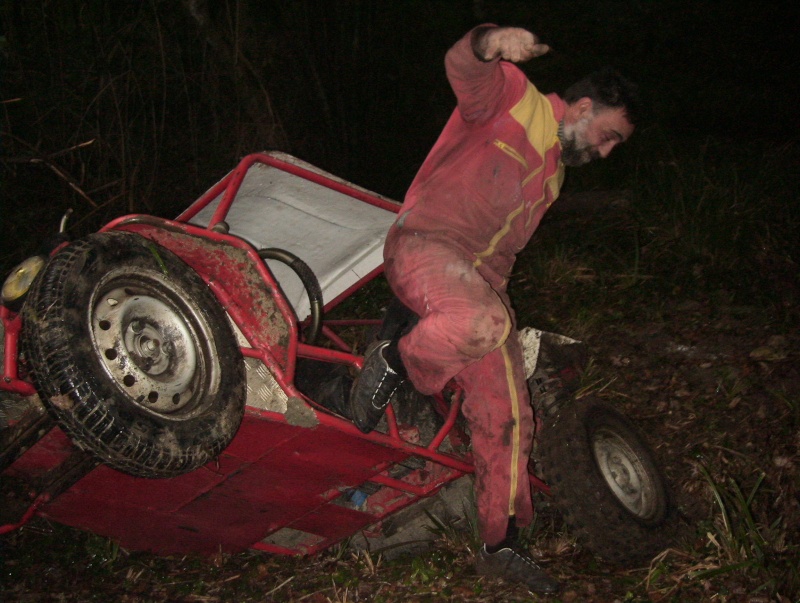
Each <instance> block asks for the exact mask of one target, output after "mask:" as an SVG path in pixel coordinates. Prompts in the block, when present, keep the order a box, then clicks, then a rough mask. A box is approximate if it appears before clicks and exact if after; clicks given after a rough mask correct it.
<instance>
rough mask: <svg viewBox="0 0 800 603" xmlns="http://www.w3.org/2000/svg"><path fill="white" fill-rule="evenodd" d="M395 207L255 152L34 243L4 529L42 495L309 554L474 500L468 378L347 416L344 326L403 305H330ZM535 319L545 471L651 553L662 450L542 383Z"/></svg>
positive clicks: (3, 404) (166, 547)
mask: <svg viewBox="0 0 800 603" xmlns="http://www.w3.org/2000/svg"><path fill="white" fill-rule="evenodd" d="M398 207H399V206H398V205H397V204H396V203H395V202H393V201H391V200H388V199H386V198H384V197H381V196H379V195H376V194H374V193H371V192H369V191H366V190H364V189H362V188H359V187H357V186H354V185H352V184H350V183H348V182H345V181H343V180H341V179H338V178H336V177H334V176H332V175H330V174H327V173H325V172H322V171H321V170H319V169H317V168H314V167H313V166H311V165H308V164H306V163H304V162H302V161H300V160H298V159H296V158H294V157H291V156H289V155H285V154H282V153H268V154H267V153H265V154H254V155H250V156H248V157H246V158H245V159H244V160H243V161H242V162H241V163H240V164H239V165H238V166H237V167H236V168H235V169H234V170H233V171H232V172H231V173H230V174H228V175H227V176H226V177H225V178H223V179H222V180H221V181H220V182H218V183H217V184H216V185H215V186H214V187H212V188H211V189H210V190H209V191H208V192H207V193H206V194H204V195H203V196H202V197H201V198H200V199H198V200H197V201H196V202H195V203H193V204H192V205H191V206H190V207H189V209H187V210H186V211H185V212H184V213H183V214H181V215H180V216H179V217H178V218H177V219H175V220H166V219H162V218H156V217H153V216H145V215H131V216H125V217H122V218H119V219H117V220H115V221H113V222H111V223H110V224H108V225H106V226H105V227H103V228H102V229H101V230H100V232H98V233H95V234H93V235H90V236H88V237H86V238H84V239H81V240H78V241H74V242H69V243H62V244H61V245H60V246H59V247H58V248H56V249H55V250H54V251H53V252H52V253H51V254H50V255H49V257H35V258H31V259H30V260H27V261H26V262H24V263H23V264H21V265H20V266H19V267H18V268H17V269H15V271H14V272H13V273H12V274H11V275H10V276H9V278H8V279H7V280H6V283H5V284H4V286H3V307H2V309H0V313H1V315H2V326H3V337H2V340H3V348H2V351H3V379H2V383H0V389H2V399H1V400H0V470H2V471H3V473H2V476H3V479H4V480H5V479H11V480H14V481H15V482H20V481H21V482H23V483H24V484H26V486H27V489H28V490H29V491H30V492H31V493H32V494H31V500H30V502H29V506H28V508H27V511H26V512H25V513H24V514H23V515H22V516H21V517H20V518H19V520H18V521H15V522H12V523H8V524H6V525H4V526H2V527H0V532H8V531H10V530H13V529H15V528H17V527H19V526H21V525H23V524H24V523H25V522H26V521H28V520H29V519H30V518H31V517H32V516H34V515H35V514H40V515H43V516H46V517H49V518H51V519H53V520H56V521H59V522H62V523H65V524H68V525H72V526H76V527H79V528H83V529H86V530H90V531H92V532H95V533H97V534H101V535H104V536H108V537H110V538H113V539H115V540H117V541H119V542H120V544H121V545H122V546H124V547H126V548H131V549H138V550H151V551H155V552H160V553H176V552H191V551H195V552H214V551H218V550H220V549H222V550H225V551H231V552H233V551H238V550H242V549H245V548H255V549H260V550H264V551H268V552H272V553H284V554H311V553H314V552H317V551H320V550H323V549H325V548H326V547H329V546H331V545H333V544H335V543H337V542H340V541H342V540H344V539H347V538H349V537H352V536H355V535H359V536H360V539H361V541H362V542H363V543H365V544H366V545H367V546H370V545H371V546H380V545H381V544H385V543H386V542H389V541H390V540H391V538H399V537H401V536H402V534H401V533H402V531H403V521H402V519H403V518H404V517H406V516H408V515H409V513H408V511H404V510H406V509H409V510H410V509H413V508H414V507H419V506H422V505H426V504H430V503H431V502H432V501H436V500H437V499H439V498H441V496H442V493H450V494H451V496H450V499H449V501H448V503H447V504H446V505H445V507H444V508H445V509H446V511H447V512H448V513H451V514H452V515H458V513H459V512H463V505H461V504H453V496H452V494H453V493H456V496H457V497H461V496H467V494H466V493H467V492H468V491H469V483H468V481H469V475H470V474H471V472H472V470H473V466H472V461H471V456H470V452H469V434H468V433H466V432H465V430H464V428H463V427H462V423H461V421H460V420H459V407H460V396H459V391H458V388H457V387H453V388H452V389H448V391H446V392H443V393H442V394H440V395H437V396H434V397H432V398H423V397H421V396H419V395H415V393H414V392H412V391H406V392H404V393H403V395H401V396H400V398H401V399H399V400H396V401H395V403H394V405H390V406H389V407H388V409H387V413H386V417H385V419H384V421H383V422H382V424H381V426H380V427H379V429H378V430H377V431H375V432H373V433H370V434H368V435H365V434H362V433H361V432H360V431H359V430H358V429H356V427H355V426H354V425H353V424H352V423H351V421H350V420H349V419H348V418H347V417H346V416H343V414H344V408H345V407H346V405H345V403H344V402H345V401H346V397H347V395H348V393H349V384H350V383H351V382H352V378H353V376H354V375H355V374H357V372H358V371H359V369H360V367H361V363H362V357H361V356H360V350H361V349H363V348H362V347H360V346H358V345H354V344H353V343H348V342H347V341H345V338H344V337H343V336H342V335H341V333H342V329H349V330H350V331H352V329H351V327H363V328H362V329H361V330H363V331H365V332H376V329H380V328H383V329H391V328H399V327H398V326H397V325H398V319H397V318H396V317H392V316H390V317H387V320H385V321H383V322H382V321H381V320H380V319H353V320H347V319H341V318H340V319H338V320H330V319H328V318H326V313H329V312H330V310H332V309H333V308H335V307H336V306H338V305H339V304H340V303H341V302H342V301H343V300H345V299H347V298H348V297H350V296H351V295H352V294H353V293H354V292H356V291H358V290H359V289H361V288H362V287H363V286H364V285H365V284H366V283H368V282H369V281H371V280H372V279H373V278H375V277H376V276H378V275H379V274H380V272H381V264H382V245H383V238H384V235H385V233H386V231H387V230H388V228H389V225H390V224H391V223H392V221H393V220H394V216H395V213H396V212H397V210H398ZM381 325H382V326H381ZM520 336H521V337H524V338H525V347H526V355H527V357H526V360H527V364H528V366H526V369H527V371H528V375H529V383H530V384H531V386H532V387H533V388H535V389H536V390H541V391H538V392H537V393H539V394H542V395H537V396H535V399H536V400H538V401H547V403H541V405H540V408H537V412H538V414H539V417H540V420H542V421H543V422H544V426H543V428H542V429H541V430H540V436H539V437H540V442H539V443H538V445H537V447H536V453H535V454H536V456H537V458H536V459H532V461H531V473H530V480H531V485H532V487H533V488H536V489H538V490H540V491H542V492H545V493H548V494H551V495H552V498H553V502H554V503H555V505H556V506H557V507H558V508H559V509H560V510H561V511H562V512H563V513H564V516H565V519H566V520H567V521H568V523H570V525H572V526H573V528H574V529H575V530H576V532H577V535H578V536H579V537H581V538H583V539H584V541H585V542H586V544H587V545H588V546H589V547H590V548H592V549H593V550H594V551H595V552H597V553H598V554H600V555H601V556H603V557H605V558H607V559H610V560H612V561H642V560H645V559H647V558H648V557H649V556H652V555H653V554H654V553H656V552H657V551H658V550H659V549H660V548H661V547H662V546H664V544H665V535H666V533H667V527H668V525H669V523H670V520H671V519H672V510H671V506H670V501H669V496H668V492H667V489H666V487H665V484H664V480H663V478H662V476H661V473H660V471H659V470H658V467H657V466H656V464H655V463H654V462H653V460H652V454H651V452H650V451H649V449H648V448H647V446H646V445H645V444H644V442H643V441H642V439H641V437H640V436H639V435H638V433H637V432H636V430H635V429H634V428H633V427H632V426H631V424H630V423H629V422H628V421H627V420H626V419H625V418H624V417H622V416H621V415H619V414H618V413H617V412H615V411H614V410H613V409H611V408H609V407H608V406H606V405H605V404H603V403H601V402H598V401H596V400H593V399H591V398H583V399H581V400H568V401H567V403H563V400H562V398H563V397H554V396H553V395H552V394H553V392H552V390H551V391H545V390H547V389H548V388H550V386H551V384H552V383H554V382H558V381H559V378H560V376H559V375H557V374H554V371H556V370H557V369H556V368H554V367H557V366H558V363H557V362H553V355H554V354H556V353H557V350H558V346H557V347H553V346H549V345H548V344H549V343H550V342H551V341H553V340H554V338H555V339H557V336H553V335H551V334H546V333H542V332H540V331H535V330H532V329H526V330H524V331H523V332H521V333H520ZM365 339H366V338H365ZM564 341H566V342H567V344H569V343H574V342H571V340H566V339H562V340H561V342H562V343H563V342H564ZM567 347H569V345H568V346H567ZM541 471H544V474H545V475H546V476H547V479H548V483H545V481H544V479H543V477H542V476H541V475H540V472H541ZM465 483H466V484H467V487H466V488H464V484H465ZM417 535H418V534H417Z"/></svg>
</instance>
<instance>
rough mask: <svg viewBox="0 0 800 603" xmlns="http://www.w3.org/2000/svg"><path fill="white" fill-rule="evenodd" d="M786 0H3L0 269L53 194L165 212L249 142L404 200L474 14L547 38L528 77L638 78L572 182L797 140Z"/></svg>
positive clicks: (83, 225)
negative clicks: (603, 146)
mask: <svg viewBox="0 0 800 603" xmlns="http://www.w3.org/2000/svg"><path fill="white" fill-rule="evenodd" d="M792 4H793V3H788V2H787V3H785V6H784V7H783V8H781V6H780V5H778V4H775V5H773V4H772V3H769V2H766V3H763V2H762V3H755V2H752V3H751V2H745V3H718V2H687V1H685V0H665V1H661V2H646V1H639V2H636V1H630V2H625V1H612V0H601V1H588V0H579V1H573V2H553V1H548V0H542V1H536V2H533V1H497V2H491V1H480V0H472V1H467V0H402V1H398V2H388V1H380V0H332V1H315V0H270V1H268V0H219V1H203V0H144V1H142V0H117V1H114V2H107V1H103V0H70V1H67V0H62V1H45V0H35V1H34V0H30V1H11V0H5V1H3V2H2V4H1V5H0V6H2V9H0V10H1V11H2V12H0V19H1V21H0V27H2V34H4V37H3V38H2V39H1V40H0V57H1V59H2V110H3V114H2V118H3V123H2V126H0V127H1V128H2V149H1V150H0V168H2V171H1V172H0V173H1V174H2V187H3V190H2V199H3V201H2V203H3V212H2V215H3V222H4V225H5V227H4V233H3V239H4V240H3V246H2V261H3V266H4V267H6V266H8V265H10V264H13V263H15V262H16V260H18V259H20V258H21V257H23V256H24V255H25V254H26V253H29V252H31V251H33V250H34V249H35V246H36V245H37V244H38V242H40V241H42V240H44V239H45V238H46V236H47V235H49V234H50V233H52V232H53V230H54V229H55V228H56V227H57V223H58V220H59V218H60V216H61V215H62V214H63V213H64V212H65V211H66V210H67V209H68V208H73V209H74V211H75V214H74V216H73V218H72V219H71V226H72V229H73V231H74V232H75V233H76V234H80V233H82V232H89V231H91V230H94V229H96V228H97V227H98V226H99V225H101V224H102V223H104V222H105V221H107V220H109V219H111V218H112V217H116V216H118V215H120V214H123V213H128V212H148V213H155V214H157V215H164V216H171V215H174V214H176V213H177V212H178V211H179V210H180V209H181V208H183V207H185V206H186V205H187V204H188V203H189V202H190V201H191V200H193V199H194V198H195V197H196V196H197V195H198V194H199V193H200V192H202V191H203V190H205V189H206V188H208V187H209V186H210V185H211V184H212V183H213V182H215V181H216V180H217V179H218V178H219V177H220V176H221V175H223V174H224V173H225V172H226V171H228V170H229V169H230V168H231V167H232V166H233V165H235V163H236V161H237V159H238V158H240V157H241V156H243V155H245V154H247V153H250V152H253V151H257V150H263V149H280V150H284V151H287V152H290V153H292V154H295V155H297V156H299V157H301V158H303V159H305V160H307V161H310V162H312V163H314V164H317V165H319V166H320V167H322V168H324V169H327V170H329V171H331V172H333V173H335V174H337V175H340V176H343V177H345V178H348V179H351V180H352V181H354V182H357V183H358V184H361V185H363V186H366V187H368V188H372V189H374V190H376V191H378V192H381V193H383V194H386V195H389V196H392V197H394V198H396V199H402V196H403V194H404V191H405V189H406V188H407V186H408V184H409V183H410V181H411V179H412V178H413V176H414V174H415V172H416V170H417V168H418V167H419V165H420V163H421V162H422V160H423V159H424V158H425V155H426V154H427V151H428V149H429V148H430V147H431V145H432V144H433V142H434V140H435V139H436V137H437V135H438V132H439V131H440V129H441V127H442V125H443V124H444V122H445V120H446V119H447V117H448V115H449V113H450V112H451V110H452V108H453V104H454V99H453V96H452V93H451V91H450V90H449V88H448V85H447V82H446V79H445V76H444V70H443V65H442V59H443V56H444V53H445V51H446V50H447V48H448V47H449V46H450V45H451V44H452V43H454V42H455V41H456V40H457V39H458V38H459V37H460V36H461V35H463V34H464V33H465V32H466V31H467V30H468V29H469V28H471V27H473V26H474V25H476V24H478V23H481V22H487V21H492V22H496V23H498V24H511V25H519V26H524V27H527V28H529V29H531V30H532V31H534V32H536V33H537V34H538V35H539V36H540V37H541V38H542V39H543V40H544V41H545V42H547V43H548V44H550V45H551V46H552V48H553V49H554V50H553V52H552V53H550V55H549V56H546V57H543V58H541V59H538V60H534V61H532V62H530V63H528V64H526V65H525V67H524V68H525V69H526V71H527V73H528V74H529V76H530V77H531V79H532V80H533V81H534V82H535V83H536V84H537V86H538V87H539V88H540V89H541V90H542V91H544V92H551V91H558V92H561V91H563V90H564V89H565V88H566V86H568V85H569V84H570V83H571V82H572V81H574V80H575V79H577V78H579V77H580V76H582V75H584V74H586V73H588V72H589V71H591V70H593V69H595V68H597V67H599V66H602V65H604V64H613V65H615V66H617V67H618V68H619V69H620V70H622V71H624V72H625V73H627V74H628V75H629V76H630V77H631V78H632V79H635V80H636V81H638V82H639V83H640V84H641V86H642V89H643V93H644V95H645V98H646V100H647V101H648V105H649V108H650V111H649V114H648V116H647V120H646V123H645V124H644V125H643V126H642V127H640V129H639V132H638V133H637V136H636V137H635V139H634V142H633V143H631V144H630V145H628V148H627V149H622V150H620V152H619V153H618V155H620V156H623V157H622V159H619V160H617V161H615V162H613V164H614V165H607V166H597V167H595V166H592V167H590V168H587V170H585V173H580V172H575V174H577V176H575V177H573V178H571V179H572V180H576V179H578V181H577V182H575V183H569V184H568V186H570V185H572V188H573V189H575V188H577V189H581V188H592V187H598V186H599V187H614V186H615V185H616V186H621V185H624V182H622V181H621V179H624V178H628V177H630V174H631V167H632V166H633V169H634V170H635V169H636V164H637V162H645V161H659V160H661V161H664V160H669V159H670V156H671V154H673V153H676V152H678V153H679V152H681V150H682V149H684V148H686V147H687V146H688V147H692V148H698V147H699V146H702V145H708V144H709V142H710V141H713V144H719V145H722V146H723V147H727V148H735V149H738V150H741V152H742V153H743V161H742V163H741V164H740V165H738V166H737V169H741V170H742V171H743V172H746V171H747V170H748V162H747V155H748V154H751V155H754V154H756V153H757V152H758V149H760V148H761V147H762V146H763V145H772V146H781V145H785V144H786V143H788V142H790V141H793V140H796V138H797V132H798V130H797V125H798V119H797V116H798V111H797V109H796V108H795V106H794V103H793V102H792V99H796V98H797V97H798V82H797V78H796V77H794V76H792V75H790V74H793V73H795V72H797V71H798V69H797V67H798V59H797V56H798V55H797V54H796V53H794V52H793V48H795V47H796V41H795V38H796V37H797V33H796V31H797V30H796V29H795V28H794V27H792V24H794V23H797V20H796V17H797V12H798V9H797V8H791V9H790V8H788V7H790V6H791V5H792ZM637 139H638V140H637ZM645 148H647V149H652V148H657V149H660V153H659V155H658V156H655V155H652V154H651V155H642V153H643V149H645ZM568 190H569V189H568Z"/></svg>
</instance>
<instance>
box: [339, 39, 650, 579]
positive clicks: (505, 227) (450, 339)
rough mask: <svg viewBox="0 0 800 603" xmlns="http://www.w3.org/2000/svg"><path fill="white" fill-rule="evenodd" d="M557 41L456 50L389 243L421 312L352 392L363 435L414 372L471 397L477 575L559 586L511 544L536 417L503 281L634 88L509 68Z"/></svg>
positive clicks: (615, 131) (426, 384)
mask: <svg viewBox="0 0 800 603" xmlns="http://www.w3.org/2000/svg"><path fill="white" fill-rule="evenodd" d="M548 50H549V48H548V47H547V46H546V45H544V44H541V43H539V42H538V40H537V39H536V37H535V36H534V35H533V34H531V33H530V32H528V31H526V30H524V29H519V28H501V27H494V26H491V25H486V26H481V27H478V28H476V29H474V30H472V31H471V32H469V33H468V34H467V35H466V36H464V38H462V39H461V40H460V41H459V42H458V43H456V44H455V45H454V46H453V47H452V48H451V49H450V50H449V51H448V53H447V56H446V58H445V66H446V70H447V77H448V79H449V81H450V84H451V86H452V88H453V91H454V92H455V94H456V98H457V101H458V106H457V108H456V110H455V111H454V112H453V115H452V116H451V117H450V119H449V121H448V122H447V125H446V126H445V128H444V130H443V132H442V134H441V136H440V137H439V139H438V141H437V142H436V144H435V145H434V147H433V149H432V150H431V152H430V154H429V155H428V157H427V159H426V160H425V162H424V164H423V165H422V167H421V169H420V170H419V173H418V174H417V176H416V178H415V179H414V181H413V183H412V184H411V187H410V189H409V191H408V194H407V195H406V198H405V203H404V204H403V207H402V209H401V210H400V213H399V216H398V219H397V221H396V222H395V224H394V225H393V226H392V228H391V229H390V231H389V234H388V237H387V240H386V245H385V248H384V258H385V272H386V277H387V279H388V281H389V283H390V285H391V287H392V290H393V292H394V293H395V295H396V296H397V297H398V298H399V300H400V301H402V302H403V304H405V305H406V306H407V307H408V308H409V309H411V310H412V311H414V312H415V313H416V314H417V315H418V316H419V322H418V323H417V324H416V325H415V326H414V328H413V329H412V330H411V331H410V332H409V333H408V334H406V335H405V336H403V337H402V338H400V339H399V340H398V341H382V342H378V344H377V345H375V346H373V347H372V348H371V349H370V350H369V351H368V352H367V356H366V358H365V363H364V369H363V370H362V372H361V374H360V376H359V378H358V379H357V381H356V383H355V385H354V388H353V392H352V396H351V413H352V417H353V420H354V421H355V423H356V425H357V426H358V427H359V428H360V429H361V430H362V431H364V432H369V431H371V430H372V429H374V428H375V426H376V425H377V423H378V421H379V420H380V418H381V416H382V414H383V412H384V409H385V407H386V405H387V404H388V403H389V400H390V399H391V396H392V394H393V393H394V391H395V390H396V389H397V387H398V386H399V385H400V383H402V381H403V380H404V379H406V378H408V379H410V380H411V382H412V384H413V385H414V387H415V388H416V389H417V390H418V391H419V392H420V393H423V394H433V393H436V392H439V391H441V390H442V389H443V388H444V386H445V385H446V384H447V383H448V381H450V380H451V379H455V380H456V381H457V382H458V383H459V384H460V386H461V387H462V388H463V391H464V402H463V412H464V416H465V417H466V419H467V422H468V425H469V428H470V435H471V443H472V450H473V455H474V461H475V490H476V500H477V507H478V520H479V529H480V534H481V537H482V539H483V541H484V543H485V544H484V547H483V549H482V550H481V552H480V554H479V555H478V559H477V561H476V564H477V569H478V572H479V573H481V574H485V575H493V576H499V577H502V578H505V579H507V580H511V581H516V582H521V583H523V584H525V585H526V586H528V588H529V589H530V590H532V591H535V592H542V593H549V592H555V591H557V590H558V588H559V584H558V582H556V581H555V580H554V579H552V578H551V577H550V576H548V575H547V574H546V573H545V572H544V571H543V570H542V569H541V568H539V566H538V565H536V564H535V562H534V561H533V560H532V559H531V558H530V557H529V556H527V555H526V554H525V553H524V552H519V551H517V550H516V548H515V547H514V535H515V533H516V530H517V528H519V527H523V526H526V525H528V524H529V523H530V522H531V520H532V516H533V506H532V503H531V489H530V482H529V479H528V473H527V465H528V457H529V454H530V450H531V446H532V441H533V435H534V417H533V410H532V407H531V404H530V399H529V393H528V389H527V385H526V381H525V375H524V372H523V359H522V347H521V345H520V342H519V340H518V338H517V335H516V329H515V320H514V314H513V311H512V309H511V305H510V302H509V299H508V296H507V294H506V285H507V282H508V277H509V275H510V273H511V269H512V266H513V264H514V260H515V257H516V254H517V253H518V252H519V251H520V250H521V249H522V248H523V247H524V246H525V245H526V244H527V242H528V240H529V239H530V237H531V235H532V234H533V232H534V230H536V227H537V226H538V225H539V222H540V221H541V219H542V216H543V215H544V213H545V212H546V211H547V208H548V207H550V205H551V204H552V203H553V202H554V201H555V200H556V198H557V197H558V192H559V188H560V186H561V183H562V181H563V177H564V166H565V165H581V164H584V163H586V162H588V161H590V160H591V159H594V158H597V157H606V156H607V155H608V154H609V153H610V152H611V149H613V147H614V146H615V145H616V144H618V143H620V142H624V141H625V140H627V138H628V137H629V136H630V135H631V134H632V133H633V129H634V126H633V119H634V111H635V104H636V99H635V96H636V93H635V87H634V86H633V85H632V84H630V83H629V82H628V81H627V80H625V79H624V78H622V77H621V76H620V75H619V74H617V73H616V72H614V71H613V70H608V69H607V70H604V71H601V72H598V73H597V74H594V75H592V76H589V77H588V78H586V79H585V80H582V81H581V82H578V84H575V85H574V86H572V87H571V88H570V89H569V90H567V93H566V94H565V95H564V98H563V99H562V98H560V97H559V96H557V95H555V94H549V95H546V96H545V95H543V94H541V93H540V92H539V91H538V90H537V89H536V88H535V87H534V85H533V84H532V83H531V82H530V81H528V79H527V77H526V76H525V75H524V74H523V73H522V71H520V69H519V68H517V67H516V66H515V65H513V64H512V63H513V62H521V61H526V60H529V59H531V58H533V57H535V56H539V55H542V54H544V53H546V52H547V51H548Z"/></svg>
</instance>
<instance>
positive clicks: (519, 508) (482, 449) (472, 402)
mask: <svg viewBox="0 0 800 603" xmlns="http://www.w3.org/2000/svg"><path fill="white" fill-rule="evenodd" d="M523 366H524V365H523V361H522V346H521V345H520V342H519V340H518V338H517V337H516V334H514V335H512V336H511V337H509V338H508V340H507V341H506V342H505V343H504V344H503V345H502V346H501V347H500V348H499V349H497V350H495V351H493V352H491V353H490V354H488V355H487V356H485V357H484V358H483V359H481V360H480V361H479V362H476V363H474V364H472V365H470V366H468V367H467V368H466V369H464V370H463V371H462V372H461V373H460V374H459V375H458V377H457V380H458V381H459V383H460V384H461V385H462V387H463V388H464V393H465V396H464V405H463V407H462V409H463V412H464V416H465V417H466V419H467V422H468V424H469V428H470V438H471V442H472V454H473V458H474V461H475V498H476V503H477V507H478V527H479V530H480V534H481V538H482V539H483V542H484V546H483V548H482V549H481V550H480V552H479V553H478V556H477V559H476V569H477V571H478V573H479V574H482V575H486V576H492V577H497V578H503V579H504V580H508V581H511V582H518V583H521V584H524V585H525V586H527V587H528V588H529V589H530V590H531V591H534V592H539V593H554V592H557V591H558V590H559V588H560V585H559V583H558V582H557V581H556V580H554V579H553V578H551V577H550V576H549V575H548V574H547V573H546V572H545V571H544V570H543V569H542V568H540V567H539V566H538V565H537V564H536V562H535V561H534V560H533V559H532V558H531V557H530V555H529V554H527V553H526V552H525V551H524V550H521V549H519V548H518V543H517V541H516V536H517V528H522V527H525V526H527V525H529V524H530V522H531V520H532V519H533V503H532V502H531V484H530V478H529V477H528V458H529V456H530V451H531V446H532V443H533V433H534V418H533V409H532V407H531V404H530V399H529V396H528V389H527V383H526V382H525V375H524V369H523Z"/></svg>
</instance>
